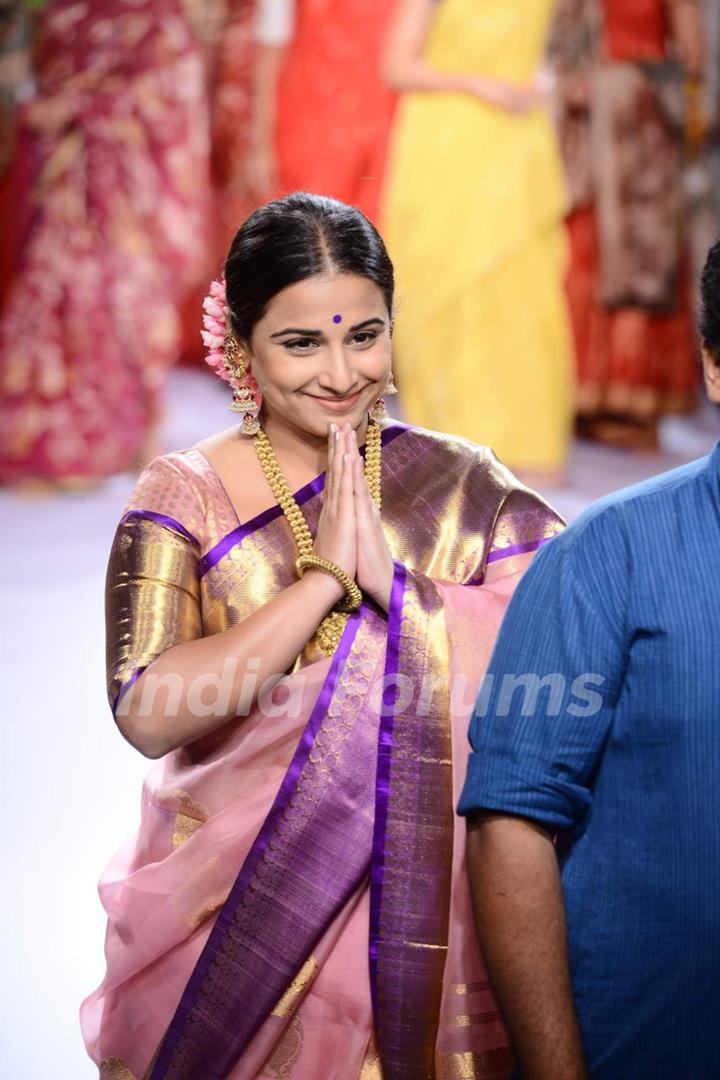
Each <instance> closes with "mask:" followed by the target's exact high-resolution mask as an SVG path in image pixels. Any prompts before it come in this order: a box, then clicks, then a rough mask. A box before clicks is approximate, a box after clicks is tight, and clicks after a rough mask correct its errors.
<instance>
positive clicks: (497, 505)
mask: <svg viewBox="0 0 720 1080" xmlns="http://www.w3.org/2000/svg"><path fill="white" fill-rule="evenodd" d="M382 434H383V450H382V490H383V502H382V523H383V528H384V531H385V535H386V537H387V541H388V545H389V548H390V551H391V554H392V557H393V559H395V560H397V561H400V562H402V563H404V564H405V565H406V566H407V567H408V568H409V569H411V570H413V571H414V572H416V573H420V574H425V575H427V576H429V577H432V578H435V579H439V580H442V581H447V582H452V583H455V584H466V585H478V584H480V583H481V582H482V580H483V576H484V574H485V570H486V567H487V566H488V564H490V563H492V562H495V561H497V560H500V559H504V558H508V557H512V556H514V555H519V554H522V553H525V552H530V551H533V550H535V549H536V548H538V547H539V546H540V545H541V544H542V543H543V542H544V541H546V540H548V539H550V538H551V537H552V536H554V535H555V534H556V533H557V532H559V531H560V530H561V529H562V527H563V522H562V519H561V518H560V517H559V516H558V515H557V514H556V513H555V511H553V510H552V508H551V507H549V506H548V504H547V503H546V502H545V501H544V500H543V499H541V498H540V497H539V496H538V495H536V494H535V493H534V492H532V491H530V490H529V489H528V488H526V487H524V486H523V485H521V484H520V483H519V482H518V481H517V480H516V479H515V478H514V477H513V476H512V474H511V473H510V472H509V471H508V470H507V469H506V468H505V467H504V466H503V465H501V464H500V463H499V462H498V461H497V459H496V458H495V457H494V455H493V454H492V452H491V451H490V450H488V449H487V448H486V447H481V446H476V445H474V444H472V443H469V442H468V441H466V440H464V439H460V438H455V437H452V436H449V435H442V434H438V433H435V432H432V431H427V430H424V429H422V428H413V427H408V426H406V425H404V424H400V423H397V422H394V421H393V422H389V423H387V424H386V425H385V426H384V427H383V433H382ZM323 485H324V474H321V475H320V476H318V477H316V478H315V479H314V480H313V481H311V482H310V483H309V484H306V485H305V487H303V488H301V489H300V491H298V492H296V493H295V497H296V499H297V501H298V503H299V504H300V506H301V507H302V509H303V513H304V514H305V517H306V519H307V521H308V524H309V526H310V529H311V531H312V532H313V533H314V532H315V529H316V526H317V521H318V516H319V513H320V508H321V505H322V490H323ZM270 499H271V495H270V492H269V490H268V501H269V502H270ZM296 558H297V550H296V546H295V541H294V538H293V535H292V533H291V531H290V528H289V526H288V524H287V521H286V520H285V518H284V516H283V514H282V511H281V510H280V508H279V507H278V506H276V505H275V506H269V508H268V509H267V510H266V511H264V512H263V513H261V514H259V515H257V516H256V517H254V518H253V519H252V520H251V521H247V522H239V521H238V519H237V517H236V515H235V511H234V509H233V506H232V504H231V503H230V501H229V499H228V496H227V494H226V493H225V489H224V488H223V485H222V483H221V481H220V478H219V476H218V474H217V473H216V472H215V470H214V468H213V467H212V465H210V463H209V461H208V460H207V459H206V458H205V457H204V456H203V454H202V453H201V452H200V451H199V450H196V449H194V448H191V449H188V450H181V451H177V452H174V453H170V454H166V455H164V456H163V457H159V458H156V459H155V460H154V461H153V462H152V463H151V464H150V465H149V466H148V467H147V468H146V469H145V471H144V472H143V473H142V475H141V476H140V478H139V480H138V482H137V485H136V487H135V490H134V491H133V494H132V497H131V499H130V502H129V504H128V506H127V509H126V512H125V514H124V515H123V517H122V519H121V521H120V524H119V526H118V529H117V532H116V534H115V539H114V542H113V546H112V551H111V555H110V562H109V566H108V573H107V583H106V627H107V681H108V696H109V699H110V702H111V705H112V707H113V709H114V708H115V707H116V705H117V702H118V699H119V697H120V695H121V693H122V692H124V690H126V689H127V688H128V687H129V686H130V685H131V683H132V682H133V681H134V680H135V679H136V678H137V677H138V676H139V675H140V674H141V673H142V671H144V670H145V669H146V668H147V667H148V666H149V665H150V664H151V663H152V661H153V660H154V659H155V658H156V657H158V656H159V655H160V654H161V653H163V652H164V651H165V650H166V649H169V648H171V647H172V646H173V645H177V644H180V643H183V642H187V641H192V640H194V639H196V638H199V637H203V636H206V635H209V634H217V633H220V632H222V631H223V630H227V629H228V628H229V627H231V626H234V625H235V624H237V623H238V622H240V621H241V620H242V619H244V618H246V617H247V616H248V615H250V614H251V613H252V612H253V611H255V610H256V609H257V608H258V607H260V606H262V605H263V604H265V603H267V601H268V600H270V599H271V598H272V597H273V596H275V595H276V594H277V593H278V592H279V591H281V590H282V589H284V588H286V587H287V586H288V585H290V584H291V583H292V582H293V581H295V580H296V576H295V559H296Z"/></svg>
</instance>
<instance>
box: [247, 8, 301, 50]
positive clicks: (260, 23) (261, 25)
mask: <svg viewBox="0 0 720 1080" xmlns="http://www.w3.org/2000/svg"><path fill="white" fill-rule="evenodd" d="M294 28H295V0H259V2H258V5H257V9H256V15H255V40H256V41H257V42H258V43H259V44H260V45H270V46H274V47H275V48H282V47H283V46H284V45H287V44H288V43H289V42H290V40H291V39H292V36H293V30H294Z"/></svg>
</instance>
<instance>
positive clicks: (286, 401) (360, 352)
mask: <svg viewBox="0 0 720 1080" xmlns="http://www.w3.org/2000/svg"><path fill="white" fill-rule="evenodd" d="M248 353H249V355H248V359H249V363H250V368H251V371H252V373H253V375H254V376H255V379H256V380H257V383H258V386H259V387H260V390H261V391H262V395H263V413H264V414H265V415H266V416H267V417H269V418H271V419H272V420H273V421H274V422H275V423H278V422H280V423H282V422H284V423H286V424H292V425H294V426H295V427H297V428H300V429H301V430H303V431H305V432H307V433H309V434H312V435H315V436H318V437H319V438H325V437H326V436H327V432H328V426H329V424H330V423H332V422H335V423H336V424H338V425H340V424H344V423H349V424H351V425H352V427H353V428H358V427H359V426H360V424H361V423H362V421H363V419H364V418H365V416H366V414H367V412H368V410H369V409H370V408H371V407H372V406H373V405H374V404H375V402H376V401H377V399H378V398H379V397H380V396H381V395H382V393H383V391H384V390H385V387H386V385H387V382H388V378H389V376H390V367H391V348H390V317H389V315H388V311H387V308H386V306H385V300H384V298H383V294H382V293H381V291H380V289H379V288H378V287H377V285H375V284H374V283H373V282H372V281H369V280H368V279H367V278H364V277H360V276H358V275H356V274H337V273H331V274H328V275H325V274H318V275H315V276H314V277H310V278H306V279H305V281H301V282H299V283H298V284H297V285H291V286H289V287H288V288H287V289H283V290H282V292H279V293H278V294H277V295H276V296H274V297H273V299H272V300H271V301H270V304H269V305H268V309H267V311H266V313H265V315H264V316H263V318H262V319H261V320H260V321H259V322H258V323H256V324H255V327H254V328H253V332H252V336H251V339H250V342H249V350H248Z"/></svg>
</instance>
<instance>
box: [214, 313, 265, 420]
mask: <svg viewBox="0 0 720 1080" xmlns="http://www.w3.org/2000/svg"><path fill="white" fill-rule="evenodd" d="M223 351H224V353H225V367H226V369H227V371H228V373H229V375H230V385H231V386H232V388H233V396H232V401H231V403H230V408H231V409H232V411H233V412H236V413H242V417H243V419H242V426H241V431H242V433H243V435H257V433H258V431H259V430H260V420H259V416H260V408H261V406H262V394H261V393H260V390H259V388H258V385H257V383H256V382H255V379H254V378H253V376H252V373H251V372H250V371H248V366H247V363H246V360H245V354H244V353H243V351H242V349H241V348H240V346H239V344H238V342H237V340H236V338H235V335H234V334H233V333H232V331H228V333H226V335H225V346H224V350H223Z"/></svg>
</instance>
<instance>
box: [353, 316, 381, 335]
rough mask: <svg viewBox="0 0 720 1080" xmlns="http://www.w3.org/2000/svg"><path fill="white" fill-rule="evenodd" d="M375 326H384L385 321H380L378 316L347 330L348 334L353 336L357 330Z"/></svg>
mask: <svg viewBox="0 0 720 1080" xmlns="http://www.w3.org/2000/svg"><path fill="white" fill-rule="evenodd" d="M375 324H378V325H379V326H384V325H385V320H384V319H381V318H380V317H379V316H378V315H375V316H374V317H373V318H372V319H366V320H365V322H359V323H355V326H351V327H350V329H349V330H348V334H354V333H356V332H357V331H358V330H364V329H365V328H366V327H367V326H374V325H375Z"/></svg>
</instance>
